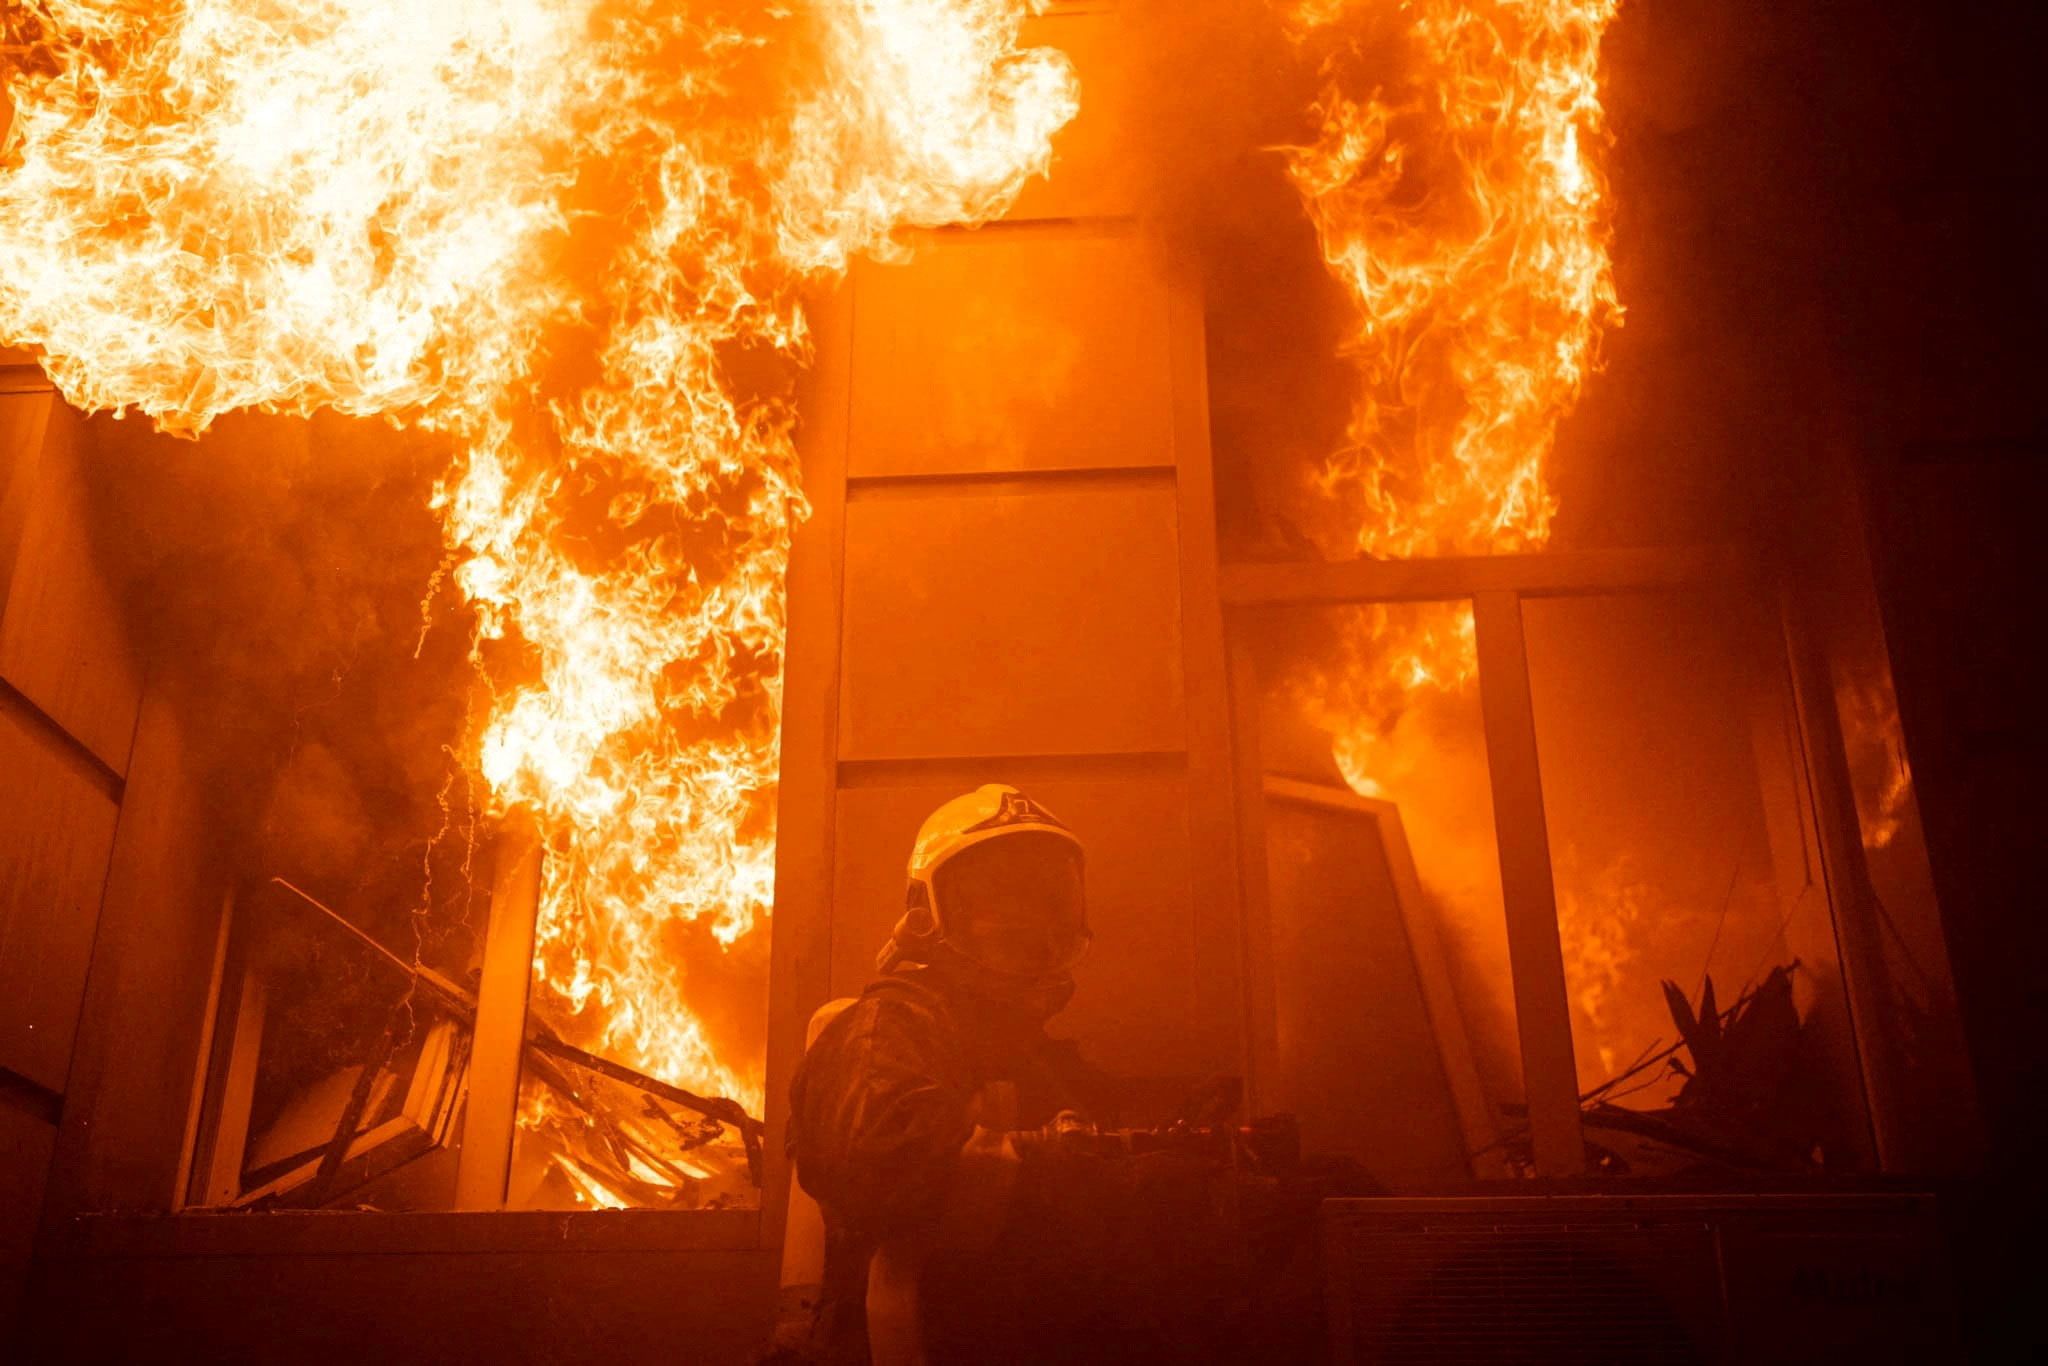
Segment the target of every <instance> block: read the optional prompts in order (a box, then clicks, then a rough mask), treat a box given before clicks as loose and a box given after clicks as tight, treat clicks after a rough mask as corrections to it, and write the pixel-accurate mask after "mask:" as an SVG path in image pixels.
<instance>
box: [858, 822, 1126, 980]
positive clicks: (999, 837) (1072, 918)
mask: <svg viewBox="0 0 2048 1366" xmlns="http://www.w3.org/2000/svg"><path fill="white" fill-rule="evenodd" d="M908 874H909V876H908V883H909V885H908V887H907V889H906V892H905V906H904V912H903V918H902V919H901V920H899V921H898V922H897V924H896V931H895V934H894V935H893V936H892V937H891V938H890V940H889V943H888V945H887V946H886V947H885V948H884V949H883V950H882V952H881V955H880V956H879V959H878V965H879V966H880V967H881V969H882V970H883V971H884V972H887V971H890V970H892V969H893V968H894V967H896V965H898V964H899V963H934V962H940V961H944V960H945V959H946V958H948V957H950V956H954V955H957V956H958V957H959V958H962V959H965V960H966V961H967V962H968V963H970V964H972V965H973V966H974V967H975V968H978V969H980V970H981V971H983V972H986V973H991V974H994V975H995V976H996V977H998V978H1004V979H1009V980H1011V981H1039V980H1049V979H1060V980H1065V979H1066V975H1067V973H1068V972H1070V971H1071V970H1072V968H1073V966H1074V964H1075V963H1077V962H1079V961H1080V958H1081V955H1082V953H1083V952H1084V951H1086V949H1087V947H1088V941H1089V938H1090V934H1089V929H1088V911H1087V901H1086V898H1085V896H1084V894H1083V881H1082V851H1081V841H1080V840H1079V839H1078V838H1077V837H1076V836H1075V834H1074V832H1073V831H1072V830H1070V829H1068V828H1067V826H1066V824H1065V823H1064V822H1062V821H1061V820H1060V819H1059V817H1057V816H1055V815H1053V814H1052V812H1050V811H1048V810H1046V809H1045V807H1043V806H1041V805H1040V804H1039V803H1037V802H1035V801H1033V800H1032V799H1031V798H1029V797H1027V796H1025V795H1024V794H1023V793H1022V792H1019V791H1018V790H1017V789H1016V788H1014V787H1010V786H1008V785H1007V784H1004V783H987V784H984V785H983V786H981V787H978V788H976V789H975V790H974V791H972V792H970V793H968V794H966V795H965V796H961V797H955V798H954V799H953V800H951V801H949V802H947V803H946V804H945V805H943V806H941V807H940V808H939V809H938V810H936V811H934V812H932V814H931V815H930V816H928V817H926V818H925V822H924V825H923V826H922V827H920V828H919V830H918V832H917V842H916V844H914V845H913V846H912V847H911V851H910V866H909V869H908Z"/></svg>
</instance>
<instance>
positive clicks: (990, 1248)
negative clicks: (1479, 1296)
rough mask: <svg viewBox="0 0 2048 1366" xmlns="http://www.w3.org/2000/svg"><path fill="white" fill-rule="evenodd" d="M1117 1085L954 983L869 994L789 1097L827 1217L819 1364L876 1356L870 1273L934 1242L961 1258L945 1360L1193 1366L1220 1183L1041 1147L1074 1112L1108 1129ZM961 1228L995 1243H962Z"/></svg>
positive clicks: (1029, 1020)
mask: <svg viewBox="0 0 2048 1366" xmlns="http://www.w3.org/2000/svg"><path fill="white" fill-rule="evenodd" d="M995 1082H1007V1083H1013V1084H1014V1086H1015V1109H1014V1114H1013V1115H1000V1116H999V1115H995V1114H992V1113H989V1105H988V1101H987V1099H986V1097H987V1096H988V1094H989V1089H990V1083H995ZM1105 1085H1106V1080H1105V1078H1104V1077H1103V1076H1102V1074H1100V1073H1098V1072H1095V1071H1093V1070H1092V1069H1090V1068H1088V1067H1087V1066H1085V1065H1084V1064H1083V1063H1082V1061H1081V1059H1080V1057H1079V1055H1078V1053H1077V1052H1076V1050H1075V1049H1074V1046H1073V1045H1072V1044H1071V1043H1064V1042H1060V1041H1056V1040H1053V1039H1051V1038H1049V1037H1047V1035H1046V1033H1045V1031H1044V1028H1043V1025H1042V1023H1041V1022H1040V1020H1039V1019H1038V1018H1037V1017H1036V1016H1035V1015H1033V1014H1031V1013H1028V1012H1024V1011H1019V1010H1016V1009H1015V1008H1006V1007H1004V1006H1002V1005H998V1004H995V1003H992V1002H990V1001H988V1000H987V999H985V998H984V997H982V996H980V995H978V994H977V993H975V992H973V991H972V990H970V989H968V988H967V987H965V986H964V985H963V984H962V983H961V982H960V981H958V980H957V979H955V978H953V977H952V976H951V975H949V974H948V973H946V972H945V971H944V970H942V969H940V968H934V967H927V966H907V967H902V968H899V969H897V970H896V971H895V972H893V973H891V974H890V975H888V976H885V977H883V978H882V979H880V980H879V981H876V982H875V983H873V984H872V985H870V986H869V987H868V989H867V990H866V991H865V992H864V993H863V994H862V995H861V997H860V999H859V1000H858V1001H856V1002H855V1003H854V1004H853V1005H852V1006H850V1007H848V1008H847V1009H846V1010H845V1011H844V1012H842V1013H841V1014H840V1015H839V1017H838V1018H837V1019H835V1020H833V1022H832V1023H831V1024H830V1025H829V1026H828V1027H827V1028H826V1029H825V1031H824V1032H823V1033H822V1034H821V1035H820V1036H819V1038H818V1040H817V1042H816V1043H815V1044H813V1045H812V1047H811V1049H810V1051H809V1053H808V1054H807V1055H806V1057H805V1059H804V1062H803V1064H802V1066H801V1067H800V1069H799V1070H798V1073H797V1077H796V1080H795V1082H794V1084H793V1087H792V1091H791V1120H790V1132H789V1147H790V1152H791V1155H792V1157H793V1158H794V1159H795V1162H796V1169H797V1173H798V1178H799V1180H801V1182H802V1183H803V1186H804V1189H805V1190H807V1191H809V1192H810V1193H811V1194H812V1196H814V1197H815V1198H816V1199H817V1201H818V1203H819V1205H820V1207H821V1208H822V1209H823V1211H824V1213H825V1221H826V1239H827V1241H826V1262H825V1285H824V1287H823V1294H822V1302H821V1308H820V1315H819V1319H818V1322H817V1324H816V1327H815V1330H814V1334H813V1350H814V1352H815V1354H816V1355H817V1356H819V1357H820V1358H822V1359H825V1360H829V1361H834V1362H857V1361H864V1360H866V1357H867V1333H866V1322H865V1313H864V1306H865V1301H866V1289H867V1274H868V1268H869V1264H870V1259H871V1258H872V1256H873V1254H874V1252H875V1249H876V1248H877V1247H879V1246H881V1245H883V1244H884V1243H890V1242H897V1243H901V1242H903V1241H905V1240H907V1241H909V1242H912V1243H915V1242H916V1241H917V1240H921V1239H922V1240H928V1241H929V1240H938V1241H939V1242H941V1243H942V1244H943V1251H942V1252H941V1253H940V1254H939V1255H933V1256H931V1257H930V1258H928V1259H927V1260H926V1261H925V1262H924V1269H923V1272H922V1277H921V1292H920V1295H919V1304H920V1306H921V1314H922V1329H923V1332H922V1337H923V1341H924V1345H925V1349H926V1354H927V1357H928V1359H929V1360H930V1361H933V1362H953V1361H963V1362H964V1361H973V1362H1004V1361H1017V1362H1027V1361H1029V1362H1040V1361H1084V1360H1117V1361H1143V1360H1152V1359H1160V1360H1163V1359H1176V1360H1189V1359H1194V1358H1195V1357H1198V1356H1200V1355H1202V1353H1200V1352H1191V1351H1189V1347H1190V1345H1191V1339H1194V1338H1197V1337H1199V1336H1200V1333H1201V1329H1200V1326H1199V1325H1198V1324H1197V1323H1196V1321H1195V1317H1194V1316H1190V1315H1189V1313H1188V1312H1187V1306H1188V1304H1189V1303H1190V1299H1189V1297H1190V1296H1195V1297H1198V1298H1196V1299H1195V1300H1194V1301H1193V1302H1195V1303H1200V1302H1201V1300H1200V1298H1199V1297H1200V1296H1202V1295H1203V1294H1204V1292H1205V1289H1206V1288H1207V1287H1206V1286H1205V1284H1204V1283H1205V1282H1207V1281H1209V1280H1210V1277H1211V1273H1213V1272H1214V1271H1216V1270H1218V1269H1219V1268H1217V1267H1215V1266H1213V1265H1212V1264H1211V1263H1212V1262H1213V1261H1214V1258H1213V1256H1212V1254H1213V1253H1214V1252H1216V1251H1217V1250H1218V1249H1220V1248H1221V1246H1222V1240H1221V1239H1220V1238H1219V1237H1218V1236H1217V1235H1216V1230H1217V1227H1218V1224H1217V1215H1218V1213H1219V1211H1218V1209H1217V1207H1216V1202H1215V1192H1216V1184H1215V1181H1214V1179H1213V1178H1214V1177H1215V1176H1216V1175H1217V1173H1215V1172H1212V1171H1208V1170H1203V1169H1200V1168H1199V1164H1190V1163H1188V1162H1186V1161H1182V1160H1177V1159H1176V1160H1160V1161H1154V1160H1151V1159H1144V1158H1140V1159H1128V1158H1112V1157H1105V1156H1101V1155H1099V1154H1095V1153H1089V1152H1082V1151H1078V1150H1074V1149H1072V1148H1070V1147H1068V1146H1066V1145H1063V1144H1061V1143H1060V1142H1059V1141H1057V1140H1056V1139H1051V1138H1046V1137H1041V1136H1038V1135H1035V1134H1033V1133H1031V1132H1030V1131H1034V1130H1039V1129H1040V1128H1041V1127H1042V1126H1044V1125H1046V1124H1047V1123H1048V1122H1049V1121H1051V1120H1052V1119H1053V1117H1054V1116H1055V1115H1056V1114H1058V1113H1059V1112H1061V1111H1063V1110H1073V1111H1081V1112H1090V1111H1094V1112H1096V1113H1100V1108H1099V1105H1100V1102H1101V1101H1102V1099H1103V1090H1104V1088H1105ZM997 1127H1000V1128H1001V1129H1003V1130H1005V1131H1006V1132H1004V1133H1001V1134H997V1135H993V1136H992V1135H991V1134H990V1130H991V1129H992V1128H997ZM970 1140H974V1143H973V1144H972V1145H970ZM970 1147H972V1148H973V1149H975V1150H977V1151H981V1152H982V1153H983V1154H984V1156H983V1157H982V1158H977V1157H976V1156H975V1155H974V1152H970V1151H969V1149H970ZM963 1220H964V1221H965V1222H966V1223H968V1224H970V1225H975V1224H978V1225H979V1227H969V1228H967V1229H966V1230H964V1231H965V1233H966V1236H965V1237H962V1236H961V1234H962V1232H963V1230H962V1229H961V1228H960V1227H959V1226H960V1225H961V1224H962V1222H963ZM949 1224H950V1225H952V1226H953V1227H952V1229H951V1232H950V1233H948V1232H946V1229H947V1226H948V1225H949Z"/></svg>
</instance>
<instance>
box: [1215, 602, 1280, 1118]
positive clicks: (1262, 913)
mask: <svg viewBox="0 0 2048 1366" xmlns="http://www.w3.org/2000/svg"><path fill="white" fill-rule="evenodd" d="M1226 634H1227V636H1228V639H1229V642H1230V663H1229V668H1230V706H1231V737H1230V738H1231V762H1232V774H1231V777H1232V782H1233V784H1234V785H1235V787H1236V803H1235V810H1236V814H1237V848H1238V856H1237V874H1238V892H1239V897H1238V914H1239V915H1240V916H1241V917H1242V923H1241V925H1240V926H1239V933H1240V935H1241V937H1242V940H1243V949H1242V952H1243V954H1244V962H1245V973H1244V987H1243V1008H1244V1015H1245V1055H1246V1065H1245V1073H1246V1075H1245V1104H1246V1105H1247V1106H1248V1107H1249V1108H1250V1111H1251V1113H1253V1114H1257V1113H1259V1112H1260V1111H1261V1110H1266V1109H1271V1108H1273V1102H1274V1095H1273V1093H1272V1088H1273V1086H1274V1082H1275V1079H1276V1077H1277V1076H1278V1075H1279V1061H1280V1041H1279V1036H1278V1030H1279V1014H1278V1007H1277V1004H1276V1001H1277V988H1276V984H1275V982H1274V980H1273V908H1272V888H1271V886H1270V884H1269V881H1268V871H1267V866H1266V794H1265V788H1264V782H1263V780H1264V776H1265V775H1264V764H1263V761H1262V759H1261V757H1260V751H1259V665H1258V659H1257V657H1256V656H1255V655H1254V653H1253V650H1252V646H1251V635H1250V632H1248V631H1247V630H1246V629H1245V626H1244V623H1243V622H1241V621H1240V622H1233V623H1231V625H1230V628H1229V629H1228V631H1227V632H1226Z"/></svg>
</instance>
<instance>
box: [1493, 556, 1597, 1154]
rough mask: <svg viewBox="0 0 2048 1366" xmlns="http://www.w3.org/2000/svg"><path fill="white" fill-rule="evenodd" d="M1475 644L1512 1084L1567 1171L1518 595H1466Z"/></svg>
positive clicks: (1580, 1143) (1543, 855)
mask: <svg viewBox="0 0 2048 1366" xmlns="http://www.w3.org/2000/svg"><path fill="white" fill-rule="evenodd" d="M1472 616H1473V625H1474V628H1475V631H1476V634H1477V637H1478V647H1479V703H1480V711H1481V713H1482V715H1483V716H1484V718H1485V723H1486V767H1487V772H1488V774H1489V776H1490V778H1491V780H1492V787H1493V822H1494V832H1495V839H1496V840H1497V842H1498V844H1499V853H1500V885H1501V895H1502V899H1503V901H1504V903H1505V905H1506V910H1507V925H1508V964H1509V967H1510V969H1511V970H1512V973H1513V975H1514V987H1515V1026H1516V1031H1517V1033H1518V1034H1519V1035H1520V1037H1521V1044H1522V1084H1523V1086H1524V1088H1525V1089H1526V1091H1527V1093H1528V1100H1529V1130H1530V1135H1531V1141H1532V1142H1533V1144H1534V1147H1535V1154H1536V1171H1537V1174H1538V1175H1541V1176H1577V1175H1581V1174H1583V1173H1584V1171H1585V1169H1586V1144H1585V1136H1584V1134H1583V1133H1582V1132H1581V1130H1580V1127H1579V1085H1578V1069H1577V1067H1576V1066H1575V1065H1574V1063H1573V1060H1572V1018H1571V1006H1570V998H1569V996H1568V995H1567V994H1566V987H1565V977H1564V954H1563V951H1562V949H1561V948H1560V947H1559V944H1558V938H1557V892H1556V888H1555V886H1554V884H1553V883H1552V881H1551V871H1550V833H1549V829H1548V827H1547V826H1546V824H1545V822H1544V818H1543V780H1542V777H1541V774H1540V772H1539V770H1538V767H1537V762H1536V713H1535V706H1534V703H1533V702H1532V701H1531V699H1530V696H1529V658H1528V652H1527V649H1526V647H1525V645H1524V641H1523V635H1522V604H1521V600H1520V599H1519V598H1518V597H1517V596H1516V595H1515V594H1514V593H1511V592H1487V593H1480V594H1478V595H1476V596H1475V597H1474V598H1473V600H1472Z"/></svg>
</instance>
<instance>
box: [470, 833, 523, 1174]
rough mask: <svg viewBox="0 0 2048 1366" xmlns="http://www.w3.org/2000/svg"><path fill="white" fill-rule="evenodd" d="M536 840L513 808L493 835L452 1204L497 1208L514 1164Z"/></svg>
mask: <svg viewBox="0 0 2048 1366" xmlns="http://www.w3.org/2000/svg"><path fill="white" fill-rule="evenodd" d="M540 864H541V845H540V836H539V833H538V832H537V831H536V830H535V828H534V826H533V823H532V820H531V818H530V817H528V816H527V815H526V814H525V813H523V812H518V811H515V812H513V813H512V815H511V816H510V817H509V818H508V819H507V820H506V822H505V827H504V829H503V830H502V831H500V832H499V835H498V848H497V853H496V856H495V868H494V870H493V873H492V881H491V923H490V928H489V929H488V930H487V931H486V932H485V935H484V972H483V983H482V985H481V987H480V988H479V989H478V991H477V1007H476V1037H475V1040H474V1042H473V1044H472V1046H471V1048H470V1054H469V1100H468V1102H467V1105H466V1109H465V1112H464V1117H463V1121H462V1150H461V1152H460V1153H458V1154H457V1155H456V1160H455V1208H457V1209H459V1210H490V1209H502V1208H504V1205H505V1181H506V1178H507V1177H508V1176H509V1175H510V1174H511V1170H512V1129H513V1125H514V1123H515V1121H516V1119H517V1114H518V1109H519V1064H520V1058H521V1055H522V1054H523V1053H524V1052H525V1049H526V997H527V992H528V990H529V988H530V987H531V985H532V978H533V933H534V920H535V918H536V917H537V915H538V914H539V911H540Z"/></svg>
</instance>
